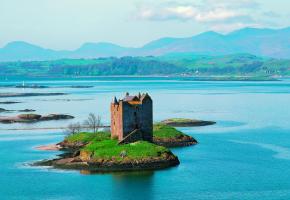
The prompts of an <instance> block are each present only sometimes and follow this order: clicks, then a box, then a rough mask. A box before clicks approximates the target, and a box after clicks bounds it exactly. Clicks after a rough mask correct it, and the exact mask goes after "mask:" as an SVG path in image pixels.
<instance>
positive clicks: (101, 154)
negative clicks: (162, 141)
mask: <svg viewBox="0 0 290 200" xmlns="http://www.w3.org/2000/svg"><path fill="white" fill-rule="evenodd" d="M82 150H84V151H87V152H91V153H93V157H94V158H95V159H112V158H114V159H116V160H122V158H121V156H120V154H121V152H126V158H129V159H142V158H152V157H158V156H160V155H161V154H162V153H165V152H169V150H168V149H167V148H165V147H161V146H158V145H155V144H152V143H149V142H145V141H138V142H135V143H131V144H124V145H118V141H117V140H103V141H98V142H92V143H90V144H88V145H87V146H86V147H84V148H83V149H82Z"/></svg>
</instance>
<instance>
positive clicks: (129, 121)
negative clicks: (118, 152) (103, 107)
mask: <svg viewBox="0 0 290 200" xmlns="http://www.w3.org/2000/svg"><path fill="white" fill-rule="evenodd" d="M111 137H112V138H117V139H118V140H119V143H121V144H122V143H130V142H135V141H138V140H145V141H149V142H152V140H153V102H152V99H151V97H150V96H149V95H148V94H147V93H146V94H142V95H141V94H139V95H138V96H130V95H129V93H127V94H126V96H125V97H124V98H123V99H121V100H117V99H116V98H114V100H113V102H112V103H111Z"/></svg>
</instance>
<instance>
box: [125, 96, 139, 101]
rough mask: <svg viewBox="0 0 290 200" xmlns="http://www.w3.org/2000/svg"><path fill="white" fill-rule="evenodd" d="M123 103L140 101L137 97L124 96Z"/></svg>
mask: <svg viewBox="0 0 290 200" xmlns="http://www.w3.org/2000/svg"><path fill="white" fill-rule="evenodd" d="M123 101H140V99H139V98H138V97H137V96H125V97H124V99H123Z"/></svg>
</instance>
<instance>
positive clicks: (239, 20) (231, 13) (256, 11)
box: [136, 0, 275, 32]
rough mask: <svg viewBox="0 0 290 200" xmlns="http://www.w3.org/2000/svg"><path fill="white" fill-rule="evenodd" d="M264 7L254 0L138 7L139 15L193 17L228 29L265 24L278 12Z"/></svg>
mask: <svg viewBox="0 0 290 200" xmlns="http://www.w3.org/2000/svg"><path fill="white" fill-rule="evenodd" d="M260 10H261V9H260V5H259V4H258V3H257V2H255V1H253V0H239V1H237V0H204V1H202V2H200V3H179V2H166V3H161V4H150V5H144V4H143V5H139V6H138V7H137V14H136V15H137V17H138V18H139V19H143V20H150V21H169V20H175V21H186V22H190V21H192V22H196V23H202V24H203V25H206V26H208V27H209V28H211V29H212V30H219V31H221V30H224V32H227V31H231V29H232V30H234V29H235V28H243V27H246V26H252V27H253V26H255V27H258V26H262V25H263V24H267V18H271V17H273V16H274V15H275V13H273V12H266V11H263V12H262V11H260ZM259 17H260V18H261V20H260V21H261V22H260V23H259V21H258V20H257V19H259Z"/></svg>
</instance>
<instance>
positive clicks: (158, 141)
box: [34, 93, 197, 172]
mask: <svg viewBox="0 0 290 200" xmlns="http://www.w3.org/2000/svg"><path fill="white" fill-rule="evenodd" d="M152 108H153V106H152V99H151V97H150V96H149V95H148V94H147V93H146V94H142V95H141V94H139V95H137V96H130V95H129V94H128V93H127V94H126V96H125V98H123V99H121V100H117V99H116V98H114V100H113V102H112V103H111V132H97V131H96V130H97V129H96V128H97V126H96V125H98V124H99V123H98V122H99V118H98V117H95V116H94V115H93V114H90V116H89V118H88V120H87V122H92V123H88V124H87V127H93V128H92V130H93V131H92V132H91V133H90V132H80V131H75V130H79V128H80V127H79V126H71V128H73V129H72V130H73V131H72V132H71V134H70V135H68V136H67V137H65V139H64V141H62V142H60V143H58V144H56V145H54V146H52V145H48V146H43V147H39V148H38V149H41V150H50V149H51V150H57V149H58V150H62V151H64V153H63V154H61V155H59V157H58V158H56V159H53V160H44V161H38V162H36V163H34V165H36V166H52V167H54V168H60V169H75V170H88V171H90V172H108V171H132V170H153V169H163V168H167V167H172V166H176V165H178V164H179V163H180V162H179V159H178V157H177V156H176V155H174V154H173V153H172V152H171V151H170V150H169V149H168V148H167V147H178V146H189V145H193V144H197V141H196V140H195V139H194V138H193V137H191V136H188V135H186V134H184V133H182V132H180V131H178V130H177V129H175V128H174V127H171V126H168V125H164V124H160V123H157V124H154V125H153V109H152ZM91 125H93V126H91Z"/></svg>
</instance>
